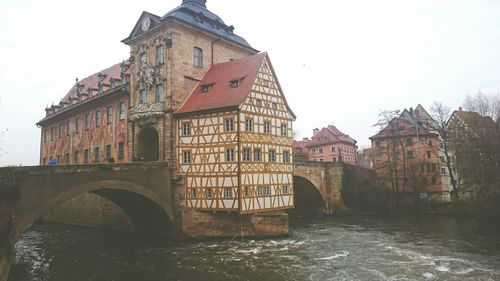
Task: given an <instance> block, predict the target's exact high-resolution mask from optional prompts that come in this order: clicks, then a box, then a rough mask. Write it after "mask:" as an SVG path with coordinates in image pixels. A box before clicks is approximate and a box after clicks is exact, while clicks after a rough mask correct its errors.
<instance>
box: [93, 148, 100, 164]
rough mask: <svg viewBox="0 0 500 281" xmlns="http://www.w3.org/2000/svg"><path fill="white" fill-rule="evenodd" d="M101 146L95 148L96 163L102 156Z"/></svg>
mask: <svg viewBox="0 0 500 281" xmlns="http://www.w3.org/2000/svg"><path fill="white" fill-rule="evenodd" d="M99 152H100V151H99V147H95V148H94V163H99V158H100V157H101V156H100V154H99Z"/></svg>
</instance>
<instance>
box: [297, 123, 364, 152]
mask: <svg viewBox="0 0 500 281" xmlns="http://www.w3.org/2000/svg"><path fill="white" fill-rule="evenodd" d="M337 142H346V143H350V144H356V140H355V139H353V138H351V137H349V136H348V135H346V134H344V133H342V132H341V131H340V130H339V129H337V127H335V126H334V125H328V127H326V128H323V129H321V131H319V133H318V134H317V135H315V136H314V137H313V139H312V140H311V141H310V142H308V143H307V144H306V146H307V147H312V146H317V145H324V144H329V143H337Z"/></svg>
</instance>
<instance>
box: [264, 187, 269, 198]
mask: <svg viewBox="0 0 500 281" xmlns="http://www.w3.org/2000/svg"><path fill="white" fill-rule="evenodd" d="M264 195H265V196H269V195H271V188H270V187H269V186H264Z"/></svg>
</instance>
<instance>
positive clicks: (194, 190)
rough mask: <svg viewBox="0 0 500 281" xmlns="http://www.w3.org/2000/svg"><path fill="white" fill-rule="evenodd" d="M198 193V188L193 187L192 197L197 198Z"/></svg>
mask: <svg viewBox="0 0 500 281" xmlns="http://www.w3.org/2000/svg"><path fill="white" fill-rule="evenodd" d="M197 195H198V194H197V191H196V188H193V189H191V198H196V196H197Z"/></svg>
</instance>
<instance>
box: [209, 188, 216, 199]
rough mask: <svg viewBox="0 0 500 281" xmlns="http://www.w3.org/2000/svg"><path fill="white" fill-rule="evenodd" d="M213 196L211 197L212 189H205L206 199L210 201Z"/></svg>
mask: <svg viewBox="0 0 500 281" xmlns="http://www.w3.org/2000/svg"><path fill="white" fill-rule="evenodd" d="M213 196H214V195H213V191H212V188H211V187H209V188H207V199H212V197H213Z"/></svg>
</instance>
